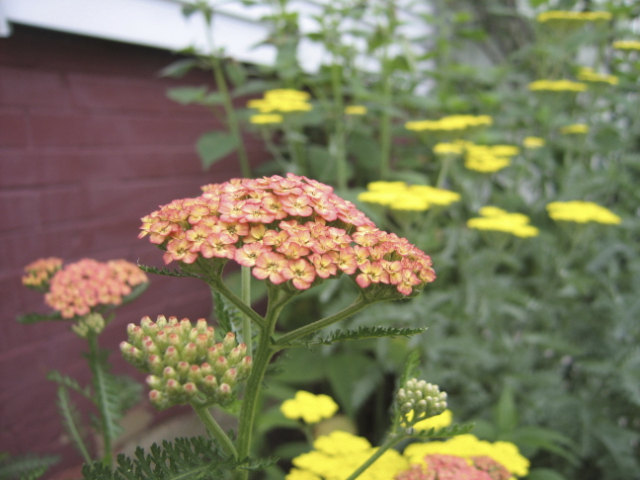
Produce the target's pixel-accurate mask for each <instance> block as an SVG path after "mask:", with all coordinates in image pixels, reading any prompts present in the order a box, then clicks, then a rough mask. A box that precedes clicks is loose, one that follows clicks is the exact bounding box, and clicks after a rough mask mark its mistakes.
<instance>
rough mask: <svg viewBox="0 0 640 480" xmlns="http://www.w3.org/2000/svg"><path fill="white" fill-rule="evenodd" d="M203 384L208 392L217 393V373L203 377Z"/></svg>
mask: <svg viewBox="0 0 640 480" xmlns="http://www.w3.org/2000/svg"><path fill="white" fill-rule="evenodd" d="M202 386H203V388H204V390H205V392H207V393H208V394H215V393H216V391H217V390H218V379H217V378H216V376H215V375H207V376H206V377H204V378H203V379H202Z"/></svg>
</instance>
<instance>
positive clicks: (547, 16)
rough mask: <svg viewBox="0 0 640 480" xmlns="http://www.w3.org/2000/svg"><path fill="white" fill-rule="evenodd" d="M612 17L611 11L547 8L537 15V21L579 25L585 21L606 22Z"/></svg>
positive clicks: (557, 24) (554, 24) (550, 23)
mask: <svg viewBox="0 0 640 480" xmlns="http://www.w3.org/2000/svg"><path fill="white" fill-rule="evenodd" d="M611 18H613V15H612V14H611V12H605V11H595V12H573V11H566V10H549V11H547V12H542V13H540V14H539V15H538V17H537V20H538V22H539V23H544V24H548V25H552V26H580V25H584V24H585V23H592V22H593V23H595V22H608V21H609V20H611Z"/></svg>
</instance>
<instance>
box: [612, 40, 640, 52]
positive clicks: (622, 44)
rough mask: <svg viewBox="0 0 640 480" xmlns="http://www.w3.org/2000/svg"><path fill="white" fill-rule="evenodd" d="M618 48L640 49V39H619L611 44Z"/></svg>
mask: <svg viewBox="0 0 640 480" xmlns="http://www.w3.org/2000/svg"><path fill="white" fill-rule="evenodd" d="M611 46H612V47H613V48H615V49H616V50H627V51H629V50H640V41H638V40H618V41H616V42H613V44H612V45H611Z"/></svg>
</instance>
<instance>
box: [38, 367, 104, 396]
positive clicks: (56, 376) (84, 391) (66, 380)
mask: <svg viewBox="0 0 640 480" xmlns="http://www.w3.org/2000/svg"><path fill="white" fill-rule="evenodd" d="M47 380H51V381H52V382H56V383H57V384H58V385H60V386H64V387H67V388H68V389H69V390H73V391H74V392H78V393H79V394H80V395H82V396H83V397H86V398H88V399H91V400H92V399H93V395H92V394H91V388H90V387H89V386H88V385H87V386H86V387H84V388H83V387H81V386H80V384H79V383H78V382H77V381H76V380H75V379H73V378H71V377H67V376H66V375H62V374H61V373H60V372H58V371H57V370H51V371H50V372H49V373H48V374H47Z"/></svg>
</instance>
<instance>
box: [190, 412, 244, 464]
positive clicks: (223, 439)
mask: <svg viewBox="0 0 640 480" xmlns="http://www.w3.org/2000/svg"><path fill="white" fill-rule="evenodd" d="M191 407H192V408H193V410H194V411H195V412H196V414H197V415H198V418H200V420H201V421H202V423H203V424H204V426H205V427H207V431H208V432H209V434H210V435H211V437H213V438H215V439H216V440H218V442H220V445H221V446H222V448H223V449H224V451H225V452H227V454H228V455H229V456H231V457H233V458H238V452H237V451H236V447H234V446H233V442H231V440H230V439H229V437H228V436H227V434H226V433H224V431H223V430H222V428H220V425H218V422H216V420H215V419H214V418H213V416H211V412H210V411H209V409H208V408H207V407H201V406H197V405H194V404H191Z"/></svg>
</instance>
